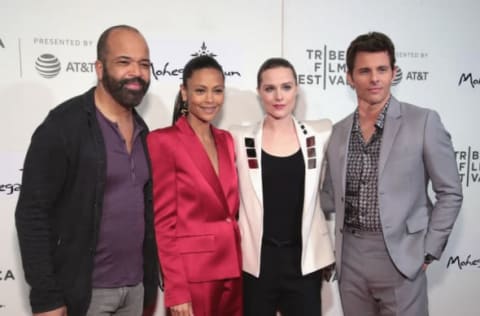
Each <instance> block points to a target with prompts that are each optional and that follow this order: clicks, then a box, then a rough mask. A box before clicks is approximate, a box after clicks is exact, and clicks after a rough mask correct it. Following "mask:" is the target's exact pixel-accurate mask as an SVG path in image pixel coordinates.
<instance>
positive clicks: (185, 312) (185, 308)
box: [170, 302, 193, 316]
mask: <svg viewBox="0 0 480 316" xmlns="http://www.w3.org/2000/svg"><path fill="white" fill-rule="evenodd" d="M170 313H171V315H172V316H193V309H192V303H190V302H188V303H183V304H178V305H174V306H170Z"/></svg>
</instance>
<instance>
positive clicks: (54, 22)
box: [0, 0, 480, 316]
mask: <svg viewBox="0 0 480 316" xmlns="http://www.w3.org/2000/svg"><path fill="white" fill-rule="evenodd" d="M478 12H480V2H478V1H476V0H458V1H456V2H454V3H453V2H451V1H446V0H404V1H395V2H393V1H381V0H366V1H352V0H350V1H347V0H337V1H327V0H283V1H282V0H275V1H274V0H262V1H253V0H244V1H241V2H240V1H238V2H237V1H221V0H210V1H207V2H203V1H193V0H191V1H176V2H173V1H166V0H157V1H154V0H144V1H139V2H131V1H122V0H117V1H112V0H105V1H93V0H83V1H77V2H68V3H67V2H66V1H60V0H43V1H34V0H28V1H27V0H16V1H6V0H2V1H0V69H1V72H0V74H1V75H0V100H1V101H0V103H1V105H0V106H1V112H0V113H1V114H0V122H1V124H0V135H1V137H0V245H1V248H0V315H9V316H10V315H19V316H22V315H29V314H30V307H29V303H28V293H29V288H28V286H27V285H26V283H25V279H24V276H23V270H22V267H21V261H20V257H19V251H18V245H17V237H16V231H15V224H14V210H15V205H16V201H17V198H18V194H19V192H20V190H21V176H22V165H23V159H24V156H25V152H26V150H27V148H28V145H29V142H30V137H31V134H32V133H33V131H34V129H35V128H36V127H37V126H38V124H40V122H41V121H42V120H43V119H44V118H45V116H46V115H47V113H48V111H49V110H50V109H51V108H53V107H54V106H55V105H57V104H59V103H61V102H62V101H64V100H66V99H67V98H70V97H72V96H75V95H78V94H81V93H83V92H85V91H86V90H87V89H89V88H90V87H91V86H94V85H95V84H96V76H95V72H94V62H95V57H96V42H97V39H98V36H99V35H100V33H101V32H102V31H103V30H104V29H106V28H107V27H109V26H112V25H116V24H130V25H132V26H135V27H137V28H138V29H139V30H140V31H141V32H142V33H143V34H144V36H145V37H146V39H147V42H148V44H149V46H150V54H151V60H152V66H151V81H152V83H151V86H150V89H149V92H148V94H147V96H146V98H145V99H144V101H143V102H142V104H141V105H140V107H139V111H140V113H141V114H142V115H143V117H144V118H145V120H146V121H147V123H148V125H149V126H150V128H151V129H154V128H158V127H163V126H166V125H169V124H170V121H171V113H172V108H173V101H174V98H175V95H176V93H177V91H178V86H179V84H180V82H181V70H182V68H183V66H184V65H185V63H186V62H187V61H188V60H189V59H190V58H192V57H193V56H196V55H198V54H210V55H212V56H214V57H215V58H217V59H218V61H219V62H220V63H221V64H222V65H223V67H224V70H225V73H226V84H227V96H226V102H225V105H224V108H223V110H222V114H221V116H220V117H219V119H218V122H217V125H218V126H220V127H223V128H228V126H230V125H233V124H243V123H248V122H252V121H257V120H259V119H260V118H261V117H262V115H263V114H262V111H261V106H260V104H259V103H258V98H257V96H256V91H255V87H256V72H257V69H258V67H259V65H260V64H261V63H262V62H263V61H264V60H265V59H266V58H269V57H273V56H283V57H286V58H287V59H289V60H290V61H291V62H292V63H293V64H294V65H295V66H296V68H297V72H298V81H299V84H300V90H301V95H300V97H299V99H298V104H297V112H296V115H297V117H298V118H300V119H318V118H325V117H327V118H330V119H332V121H334V122H336V121H338V120H340V119H341V118H343V117H344V116H346V115H347V114H349V113H350V112H352V111H353V110H354V108H355V106H356V104H355V102H356V100H355V93H354V91H353V90H352V89H351V88H350V87H349V86H348V85H347V81H346V75H345V74H346V60H345V59H346V48H347V47H348V45H349V43H350V41H351V40H352V39H353V38H355V37H356V36H357V35H359V34H361V33H365V32H368V31H373V30H378V31H381V32H384V33H386V34H387V35H389V36H390V37H391V38H392V40H393V41H394V43H395V45H396V50H397V53H396V54H397V56H396V57H397V64H398V75H397V77H396V78H395V81H394V86H393V88H392V93H393V94H394V95H395V96H396V97H397V98H398V99H400V100H402V101H407V102H410V103H414V104H417V105H420V106H425V107H429V108H433V109H435V110H437V111H438V112H439V113H440V115H441V117H442V120H443V123H444V124H445V126H446V127H447V129H448V130H449V131H450V133H451V135H452V138H453V142H454V146H455V150H456V157H457V163H458V169H459V172H460V174H461V177H462V182H463V189H464V204H463V207H462V211H461V213H460V216H459V218H458V221H457V223H456V226H455V229H454V232H453V233H452V235H451V238H450V242H449V244H448V246H447V248H446V250H445V253H444V255H443V257H442V258H441V260H440V261H438V262H436V263H434V264H432V265H431V266H430V268H429V270H428V277H429V279H428V280H429V304H430V314H431V315H433V316H447V315H478V313H479V311H480V301H479V300H478V291H479V289H480V285H479V284H480V270H479V268H480V248H479V247H478V240H479V239H480V230H479V229H478V228H477V227H478V226H477V225H478V224H477V223H480V212H479V209H480V197H479V196H480V195H479V189H480V139H479V137H478V136H477V135H478V134H479V131H480V128H479V125H478V122H477V121H478V117H479V114H480V109H479V106H480V90H479V89H480V63H479V61H478V59H479V58H480V42H479V41H478V36H477V30H478V29H479V27H480V21H479V20H478V17H477V15H478ZM52 68H53V69H55V71H54V72H50V71H46V69H52ZM336 286H337V284H336V283H330V284H325V286H324V290H323V293H322V296H323V302H324V306H323V309H324V315H326V316H341V315H342V311H341V308H340V304H339V298H338V291H337V288H336ZM162 298H163V297H162V295H161V294H160V295H159V300H158V306H157V310H156V312H155V315H162V316H163V315H165V311H164V308H163V303H162Z"/></svg>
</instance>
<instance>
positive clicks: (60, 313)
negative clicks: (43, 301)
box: [33, 306, 68, 316]
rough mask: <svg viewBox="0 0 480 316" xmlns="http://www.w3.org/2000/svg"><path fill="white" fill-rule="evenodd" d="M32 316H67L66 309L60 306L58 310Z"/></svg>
mask: <svg viewBox="0 0 480 316" xmlns="http://www.w3.org/2000/svg"><path fill="white" fill-rule="evenodd" d="M33 316H68V315H67V307H66V306H62V307H60V308H57V309H54V310H53V311H48V312H43V313H37V314H33Z"/></svg>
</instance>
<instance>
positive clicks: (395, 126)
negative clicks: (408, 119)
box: [378, 96, 402, 177]
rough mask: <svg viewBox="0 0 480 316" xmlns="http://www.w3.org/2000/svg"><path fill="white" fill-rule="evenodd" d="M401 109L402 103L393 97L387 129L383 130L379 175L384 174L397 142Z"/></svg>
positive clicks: (388, 112) (386, 121)
mask: <svg viewBox="0 0 480 316" xmlns="http://www.w3.org/2000/svg"><path fill="white" fill-rule="evenodd" d="M401 116H402V115H401V109H400V103H399V102H398V101H397V100H396V99H395V98H394V97H393V96H392V97H391V100H390V104H389V106H388V110H387V115H386V120H385V128H384V130H383V135H382V144H381V148H380V158H379V162H378V175H379V177H380V175H381V174H382V172H383V169H384V168H385V163H386V162H387V160H388V156H389V154H390V151H391V149H392V146H393V142H394V140H395V136H396V135H397V132H398V130H399V128H400V125H401V123H402V120H401V119H400V118H401Z"/></svg>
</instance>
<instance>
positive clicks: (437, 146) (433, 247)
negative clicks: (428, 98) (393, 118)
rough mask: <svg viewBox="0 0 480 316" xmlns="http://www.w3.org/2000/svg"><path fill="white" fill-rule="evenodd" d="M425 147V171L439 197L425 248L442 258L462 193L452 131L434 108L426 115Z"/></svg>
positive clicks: (434, 208) (459, 205) (436, 256)
mask: <svg viewBox="0 0 480 316" xmlns="http://www.w3.org/2000/svg"><path fill="white" fill-rule="evenodd" d="M423 148H424V149H423V159H424V163H425V168H426V172H427V174H428V176H429V177H430V179H431V181H432V188H433V191H434V192H435V197H436V202H435V204H434V206H433V210H432V214H431V218H430V223H429V226H428V232H427V236H426V240H425V252H426V253H429V254H431V255H433V256H434V257H435V258H437V259H439V258H440V256H441V255H442V252H443V250H444V248H445V246H446V244H447V240H448V237H449V235H450V233H451V231H452V228H453V224H454V223H455V220H456V218H457V215H458V212H459V211H460V207H461V205H462V199H463V196H462V184H461V181H460V177H459V175H458V170H457V164H456V161H455V152H454V149H453V146H452V142H451V139H450V135H449V133H448V132H447V131H446V130H445V128H444V126H443V124H442V122H441V121H440V117H439V115H438V114H437V113H436V112H434V111H430V112H429V114H428V116H427V119H426V124H425V143H424V146H423Z"/></svg>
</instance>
